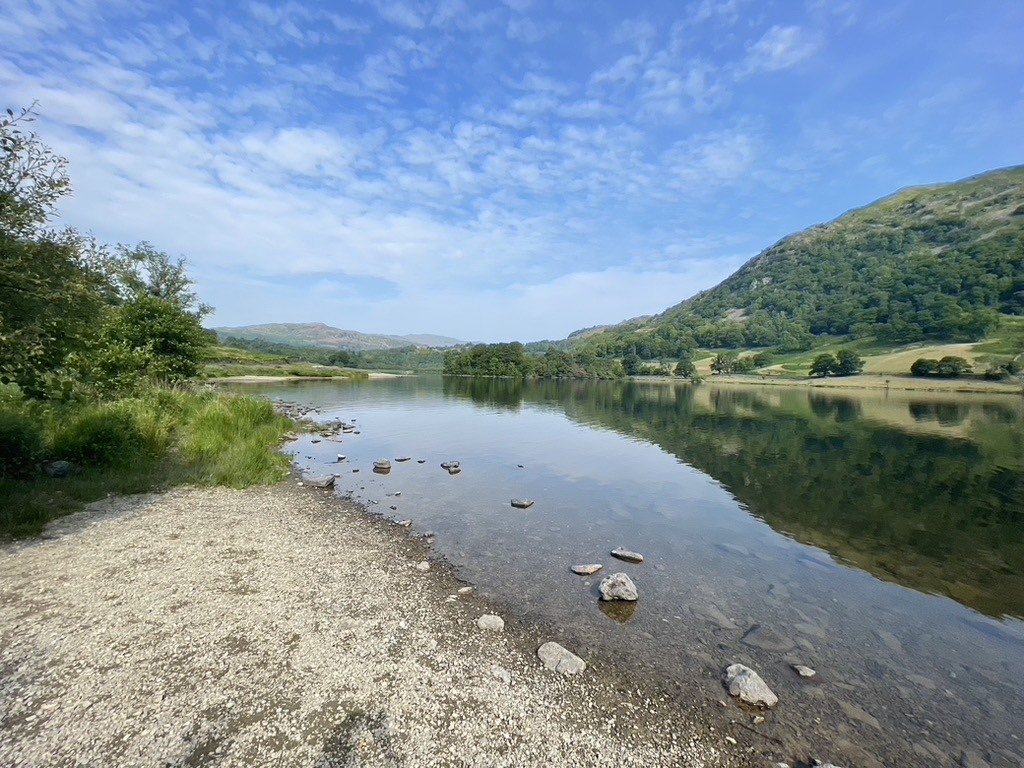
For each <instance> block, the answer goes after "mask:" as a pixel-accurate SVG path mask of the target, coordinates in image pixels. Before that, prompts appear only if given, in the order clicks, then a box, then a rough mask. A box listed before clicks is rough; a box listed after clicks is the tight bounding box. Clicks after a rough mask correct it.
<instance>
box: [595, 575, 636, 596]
mask: <svg viewBox="0 0 1024 768" xmlns="http://www.w3.org/2000/svg"><path fill="white" fill-rule="evenodd" d="M597 589H598V591H599V592H600V593H601V599H602V600H626V601H629V602H633V601H635V600H637V599H639V597H640V594H639V593H638V592H637V591H636V584H634V583H633V580H632V579H631V578H629V576H627V575H626V574H624V573H613V574H612V575H610V576H605V577H604V578H603V579H601V583H600V584H599V585H598V587H597Z"/></svg>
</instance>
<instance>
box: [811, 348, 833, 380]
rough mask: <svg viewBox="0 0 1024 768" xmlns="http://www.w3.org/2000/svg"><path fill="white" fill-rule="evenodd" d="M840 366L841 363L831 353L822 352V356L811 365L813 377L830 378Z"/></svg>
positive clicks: (816, 358)
mask: <svg viewBox="0 0 1024 768" xmlns="http://www.w3.org/2000/svg"><path fill="white" fill-rule="evenodd" d="M838 365H839V361H838V360H836V356H835V355H833V354H832V353H831V352H822V353H821V354H820V355H818V356H817V357H815V358H814V362H812V363H811V370H810V375H811V376H828V375H829V374H831V373H835V371H836V368H837V367H838Z"/></svg>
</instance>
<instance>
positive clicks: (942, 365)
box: [910, 355, 973, 379]
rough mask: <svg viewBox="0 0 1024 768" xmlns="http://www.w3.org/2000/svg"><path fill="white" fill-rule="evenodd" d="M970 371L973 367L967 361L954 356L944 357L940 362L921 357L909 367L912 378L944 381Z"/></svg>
mask: <svg viewBox="0 0 1024 768" xmlns="http://www.w3.org/2000/svg"><path fill="white" fill-rule="evenodd" d="M972 370H973V366H972V365H971V364H970V363H969V362H968V361H967V360H965V359H964V358H962V357H958V356H956V355H946V356H945V357H943V358H942V359H941V360H935V359H932V358H928V357H922V358H919V359H917V360H915V361H914V364H913V365H911V366H910V372H911V373H912V374H913V375H914V376H938V377H940V378H944V379H955V378H957V377H958V376H962V375H963V374H965V373H970V372H971V371H972Z"/></svg>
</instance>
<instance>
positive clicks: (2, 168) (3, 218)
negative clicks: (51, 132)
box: [0, 102, 71, 238]
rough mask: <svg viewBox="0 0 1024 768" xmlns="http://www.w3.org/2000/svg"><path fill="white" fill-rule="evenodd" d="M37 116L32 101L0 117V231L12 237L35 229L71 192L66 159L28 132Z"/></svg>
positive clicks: (31, 132) (23, 235)
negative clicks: (17, 111)
mask: <svg viewBox="0 0 1024 768" xmlns="http://www.w3.org/2000/svg"><path fill="white" fill-rule="evenodd" d="M37 117H38V115H37V113H36V104H35V102H33V103H32V106H30V107H28V108H26V109H22V110H21V111H20V112H19V113H18V114H15V113H14V111H13V110H10V109H8V110H7V114H6V116H4V117H2V118H0V231H2V232H3V233H4V234H6V235H8V236H12V237H16V238H18V237H26V236H28V235H30V234H32V233H34V232H36V231H37V230H39V229H40V228H41V227H42V226H43V225H44V224H46V222H47V221H48V220H49V218H50V216H51V215H52V214H53V211H54V206H55V205H56V204H57V201H58V200H59V199H60V198H61V197H63V196H64V195H66V194H68V193H70V192H71V180H70V179H69V178H68V175H67V165H68V161H67V159H66V158H64V157H61V156H60V155H58V154H56V153H55V152H53V150H51V149H50V148H49V147H47V146H46V145H45V144H43V143H42V141H41V140H40V139H39V137H38V136H37V135H36V134H35V133H34V132H33V131H31V130H29V125H30V124H31V123H33V122H35V120H36V118H37Z"/></svg>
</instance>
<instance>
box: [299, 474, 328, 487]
mask: <svg viewBox="0 0 1024 768" xmlns="http://www.w3.org/2000/svg"><path fill="white" fill-rule="evenodd" d="M302 479H303V481H305V483H306V485H308V486H310V487H311V488H330V487H331V486H333V485H334V475H303V476H302Z"/></svg>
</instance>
